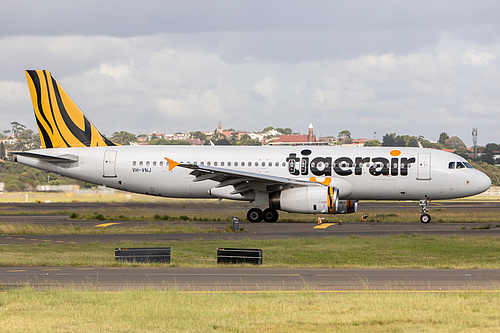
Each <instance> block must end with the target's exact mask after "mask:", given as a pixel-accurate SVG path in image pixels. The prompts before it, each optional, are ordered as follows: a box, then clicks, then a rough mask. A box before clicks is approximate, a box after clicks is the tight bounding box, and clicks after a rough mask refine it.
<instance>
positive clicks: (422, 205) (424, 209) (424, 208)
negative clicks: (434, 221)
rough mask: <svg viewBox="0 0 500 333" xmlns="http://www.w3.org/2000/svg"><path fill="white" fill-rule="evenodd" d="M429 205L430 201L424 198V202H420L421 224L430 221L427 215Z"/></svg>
mask: <svg viewBox="0 0 500 333" xmlns="http://www.w3.org/2000/svg"><path fill="white" fill-rule="evenodd" d="M429 204H430V200H428V199H427V198H425V199H424V200H420V202H419V205H420V213H421V214H422V215H420V222H422V223H429V222H430V221H431V216H430V215H429V214H427V211H428V210H429V209H428V208H427V206H428V205H429Z"/></svg>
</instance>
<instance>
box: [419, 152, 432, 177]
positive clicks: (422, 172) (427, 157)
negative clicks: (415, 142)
mask: <svg viewBox="0 0 500 333" xmlns="http://www.w3.org/2000/svg"><path fill="white" fill-rule="evenodd" d="M417 179H418V180H429V179H431V154H418V164H417Z"/></svg>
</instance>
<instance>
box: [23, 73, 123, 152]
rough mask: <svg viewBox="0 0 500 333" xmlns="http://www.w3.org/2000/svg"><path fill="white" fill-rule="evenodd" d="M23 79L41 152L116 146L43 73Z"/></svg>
mask: <svg viewBox="0 0 500 333" xmlns="http://www.w3.org/2000/svg"><path fill="white" fill-rule="evenodd" d="M26 78H27V79H28V86H29V89H30V94H31V101H32V103H33V109H34V111H35V119H36V123H37V125H38V130H39V132H40V140H41V141H42V146H43V148H63V147H98V146H99V147H100V146H116V145H115V144H114V143H113V142H111V141H110V140H108V139H106V138H105V137H104V136H103V135H102V134H101V133H100V132H99V131H98V130H97V128H95V126H94V125H92V123H91V122H90V121H89V120H88V119H87V117H85V115H84V114H83V112H82V111H81V110H80V108H79V107H78V106H77V105H76V103H75V102H73V100H72V99H71V97H69V95H68V94H67V93H66V91H64V89H63V88H62V87H61V86H60V85H59V83H57V81H56V80H55V79H54V78H53V77H52V74H51V73H50V72H49V71H46V70H27V71H26Z"/></svg>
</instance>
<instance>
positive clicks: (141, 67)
mask: <svg viewBox="0 0 500 333" xmlns="http://www.w3.org/2000/svg"><path fill="white" fill-rule="evenodd" d="M498 13H500V2H498V1H493V0H492V1H486V0H476V1H464V0H440V1H435V0H432V1H429V0H421V1H401V0H379V1H359V0H349V1H316V0H309V1H298V0H283V1H281V0H279V1H278V0H266V1H258V0H252V1H237V0H220V1H218V0H212V1H203V0H193V1H190V0H183V1H179V0H175V1H170V0H158V1H155V0H153V1H147V0H145V1H130V0H107V1H102V0H99V1H95V0H85V1H78V0H75V1H62V0H58V1H56V0H45V1H39V0H36V1H35V0H16V1H2V2H1V4H0V60H1V61H0V130H2V131H3V130H6V129H9V128H10V123H11V122H13V121H17V122H19V123H21V124H24V125H26V126H27V127H29V128H32V129H34V130H35V129H36V124H35V120H34V116H33V108H32V105H31V99H30V97H29V90H28V87H27V84H26V77H25V74H24V70H26V69H47V70H49V71H51V72H52V75H53V76H54V77H55V78H56V80H57V81H58V82H59V83H60V84H61V85H62V86H63V87H64V89H65V90H66V92H68V93H69V95H70V96H71V97H72V98H73V100H74V101H75V102H76V103H77V104H78V105H79V106H80V108H81V109H82V110H83V111H84V113H85V114H86V115H87V117H88V118H89V119H90V120H91V121H92V122H93V124H94V125H95V126H96V127H97V128H98V129H99V130H100V131H101V133H103V134H105V135H107V136H111V135H112V134H113V133H114V132H115V131H122V130H125V131H128V132H131V133H134V134H143V133H151V132H153V131H157V132H160V133H175V132H190V131H196V130H202V131H213V130H214V129H215V128H216V127H217V125H218V122H219V121H221V123H222V127H223V128H233V129H236V130H247V131H260V130H262V129H263V128H265V127H268V126H274V127H282V128H286V127H290V128H292V129H293V131H294V132H302V133H307V128H308V125H309V123H312V124H313V126H314V133H315V134H316V135H317V136H327V135H333V136H337V135H338V134H339V132H340V131H342V130H345V129H347V130H349V131H350V132H351V134H352V137H353V138H368V139H373V138H377V139H379V140H382V137H383V136H384V134H386V133H397V134H400V135H403V134H408V135H415V136H419V135H422V136H423V137H424V138H425V139H427V140H434V141H436V140H438V138H439V134H440V133H441V132H446V133H448V135H450V136H454V135H456V136H458V137H460V138H461V139H462V140H463V141H464V142H465V144H466V145H468V146H471V145H472V135H471V133H472V128H478V143H479V144H481V145H485V144H487V143H489V142H496V143H500V131H499V125H500V108H499V106H500V79H499V78H500V20H499V19H498Z"/></svg>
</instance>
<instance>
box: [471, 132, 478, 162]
mask: <svg viewBox="0 0 500 333" xmlns="http://www.w3.org/2000/svg"><path fill="white" fill-rule="evenodd" d="M472 144H473V145H474V158H476V157H477V128H473V129H472Z"/></svg>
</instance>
